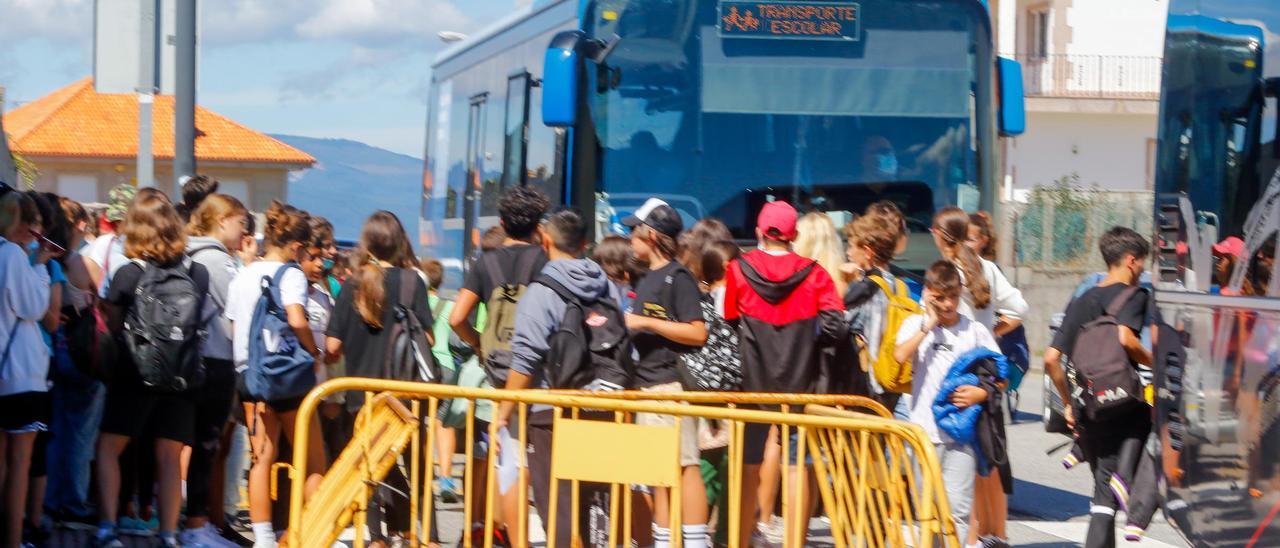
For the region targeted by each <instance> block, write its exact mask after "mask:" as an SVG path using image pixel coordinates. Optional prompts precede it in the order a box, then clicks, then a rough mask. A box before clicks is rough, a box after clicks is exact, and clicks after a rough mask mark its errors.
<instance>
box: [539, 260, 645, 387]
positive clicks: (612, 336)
mask: <svg viewBox="0 0 1280 548" xmlns="http://www.w3.org/2000/svg"><path fill="white" fill-rule="evenodd" d="M534 283H538V284H542V285H544V286H547V287H548V288H550V289H551V290H552V291H554V292H555V293H556V295H558V296H559V297H560V299H561V300H563V301H564V303H565V310H564V318H562V319H561V321H560V327H559V328H557V329H556V330H555V332H554V333H552V334H551V338H550V340H549V341H548V343H549V347H548V349H547V355H546V358H545V360H544V364H545V367H544V374H545V375H546V379H547V384H548V385H550V387H551V388H563V389H578V388H583V387H586V386H587V385H589V384H592V383H593V382H594V381H600V382H599V383H596V384H597V385H601V387H602V388H606V387H607V388H610V389H615V390H624V389H627V388H631V386H632V384H633V382H634V379H635V374H636V371H635V364H634V363H633V362H632V361H631V338H630V337H629V336H628V334H627V323H626V319H625V318H624V317H623V314H622V309H621V308H620V307H619V306H618V303H616V302H614V300H613V299H611V298H609V297H601V298H599V299H596V300H594V301H584V300H583V299H581V298H579V297H578V296H577V295H575V294H574V293H573V292H572V291H569V289H568V288H566V287H564V286H563V285H561V284H560V282H557V281H555V280H553V279H551V277H549V276H546V275H543V276H539V277H538V279H537V280H535V281H534Z"/></svg>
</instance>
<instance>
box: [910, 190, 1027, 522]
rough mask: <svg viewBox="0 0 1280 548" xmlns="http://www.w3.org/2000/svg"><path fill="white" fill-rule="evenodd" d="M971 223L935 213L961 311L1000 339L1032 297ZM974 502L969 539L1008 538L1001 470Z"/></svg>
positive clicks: (954, 214) (957, 214)
mask: <svg viewBox="0 0 1280 548" xmlns="http://www.w3.org/2000/svg"><path fill="white" fill-rule="evenodd" d="M971 226H972V225H971V224H970V217H969V214H968V213H966V212H965V211H964V210H963V209H960V208H958V207H946V208H943V209H941V210H939V211H938V212H937V213H936V214H935V215H934V217H933V228H932V229H931V232H933V241H934V243H935V244H936V245H937V246H938V250H939V251H941V252H942V256H943V257H944V258H945V259H947V260H948V261H951V262H952V263H954V264H955V265H956V266H957V267H958V268H959V270H960V277H961V280H962V282H963V284H964V290H963V291H962V293H961V299H960V306H959V310H960V313H961V314H963V315H965V316H968V317H969V318H971V319H973V320H974V321H976V322H978V323H980V324H982V325H984V326H986V327H987V328H988V329H990V330H991V333H992V334H993V335H995V336H996V338H999V337H1002V336H1004V335H1006V334H1008V333H1009V332H1010V331H1013V330H1014V329H1016V328H1017V327H1018V326H1020V325H1022V315H1023V314H1025V313H1026V312H1027V302H1026V301H1025V300H1023V298H1022V292H1021V291H1018V288H1016V287H1014V286H1013V284H1010V283H1009V280H1008V278H1005V276H1004V273H1002V272H1000V268H999V267H997V266H996V264H995V263H993V262H991V261H989V260H987V259H984V258H982V257H980V256H979V255H978V253H977V252H976V251H974V249H973V248H972V247H970V246H969V245H968V242H969V235H970V230H971ZM973 505H974V510H973V526H971V527H969V537H968V539H966V541H965V542H966V544H972V543H974V542H977V540H978V537H979V535H982V536H993V537H996V538H999V539H1006V538H1008V534H1007V533H1006V531H1005V520H1006V518H1007V516H1008V513H1009V501H1008V498H1007V497H1006V496H1005V493H1004V488H1003V486H1002V485H1001V484H1000V477H999V475H997V474H989V475H986V476H981V475H979V476H978V477H977V481H976V482H975V483H974V500H973Z"/></svg>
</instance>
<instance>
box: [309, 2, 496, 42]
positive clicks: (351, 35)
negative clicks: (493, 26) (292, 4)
mask: <svg viewBox="0 0 1280 548" xmlns="http://www.w3.org/2000/svg"><path fill="white" fill-rule="evenodd" d="M323 4H324V5H323V6H322V7H321V8H320V9H319V11H317V12H315V14H314V15H312V16H311V17H308V18H307V19H305V20H304V21H302V22H301V23H300V24H298V25H297V27H296V31H297V33H298V35H299V36H302V37H304V38H319V39H326V38H338V39H351V40H357V41H361V42H368V41H373V42H380V41H396V40H403V39H408V40H410V41H421V40H424V39H426V40H432V41H434V40H435V34H436V32H437V31H441V30H458V29H463V30H466V29H468V28H470V26H471V20H470V19H469V18H468V17H467V16H465V15H463V14H462V12H461V11H459V10H458V8H456V7H454V5H453V4H450V3H449V2H447V1H446V0H415V1H404V0H324V2H323Z"/></svg>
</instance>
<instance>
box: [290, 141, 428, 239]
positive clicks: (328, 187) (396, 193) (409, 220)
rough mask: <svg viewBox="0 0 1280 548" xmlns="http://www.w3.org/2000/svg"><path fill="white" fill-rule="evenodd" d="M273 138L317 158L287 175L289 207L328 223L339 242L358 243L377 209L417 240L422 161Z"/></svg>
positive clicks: (350, 146) (357, 145)
mask: <svg viewBox="0 0 1280 548" xmlns="http://www.w3.org/2000/svg"><path fill="white" fill-rule="evenodd" d="M271 137H273V138H275V139H279V140H280V141H282V142H284V143H285V144H288V145H289V146H292V147H294V148H297V149H299V150H302V151H303V152H306V153H307V154H310V155H311V156H313V157H315V159H316V165H315V167H312V168H311V169H308V170H306V171H302V172H299V173H294V174H291V175H290V177H289V191H288V192H289V193H288V196H289V202H290V203H291V204H292V205H293V206H295V207H298V208H300V209H304V210H306V211H309V212H311V213H314V214H316V215H320V216H323V217H325V218H326V219H328V220H329V222H331V223H333V226H334V233H335V235H336V236H337V237H338V239H341V240H355V239H357V238H359V237H360V227H361V225H363V224H364V220H365V219H367V218H368V217H369V215H370V214H372V213H373V212H374V211H377V210H379V209H385V210H387V211H390V212H392V213H395V214H396V216H397V217H399V218H400V222H401V223H403V224H404V228H405V231H406V232H407V233H408V234H409V237H410V238H413V237H414V235H415V234H417V230H418V210H419V205H420V204H419V202H420V200H421V197H420V193H419V191H418V188H419V185H420V184H421V180H422V160H420V159H418V158H414V157H412V156H408V155H405V154H400V153H398V152H392V151H390V150H386V149H382V148H378V147H375V146H372V145H369V144H366V143H362V142H360V141H355V140H352V139H345V138H318V137H302V136H298V135H285V134H272V135H271Z"/></svg>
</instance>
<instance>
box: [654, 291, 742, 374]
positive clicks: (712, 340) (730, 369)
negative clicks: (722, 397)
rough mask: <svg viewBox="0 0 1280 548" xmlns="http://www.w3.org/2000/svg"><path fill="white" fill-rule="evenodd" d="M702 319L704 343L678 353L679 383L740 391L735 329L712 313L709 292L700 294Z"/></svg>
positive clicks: (739, 360)
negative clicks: (703, 323)
mask: <svg viewBox="0 0 1280 548" xmlns="http://www.w3.org/2000/svg"><path fill="white" fill-rule="evenodd" d="M670 286H671V284H667V287H670ZM702 319H703V321H704V322H706V326H707V342H706V343H705V344H703V345H702V348H699V349H698V350H696V351H694V352H690V353H688V354H681V355H680V358H679V360H680V361H679V365H680V366H679V368H678V369H679V372H680V384H681V385H682V386H683V387H684V389H685V390H694V391H707V392H736V391H738V390H741V389H742V356H741V354H739V353H738V331H737V330H736V329H734V328H733V326H731V325H729V322H728V321H726V320H725V319H724V318H722V317H720V315H719V314H717V313H716V305H715V302H714V300H713V299H712V297H711V295H710V294H703V296H702Z"/></svg>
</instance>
